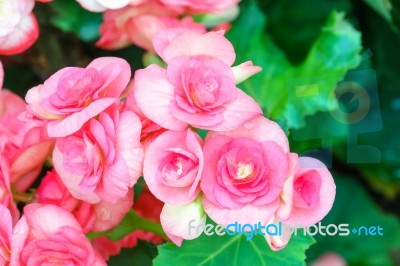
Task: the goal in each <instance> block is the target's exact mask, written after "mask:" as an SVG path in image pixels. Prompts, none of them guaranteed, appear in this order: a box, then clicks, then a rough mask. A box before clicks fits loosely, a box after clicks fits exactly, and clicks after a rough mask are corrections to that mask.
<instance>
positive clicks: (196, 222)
mask: <svg viewBox="0 0 400 266" xmlns="http://www.w3.org/2000/svg"><path fill="white" fill-rule="evenodd" d="M160 219H161V225H162V227H163V229H164V231H165V232H166V233H167V234H168V235H172V236H175V237H179V238H183V239H188V240H191V239H195V238H197V237H199V236H200V234H201V233H202V232H203V230H200V229H199V230H197V228H199V227H200V228H201V227H202V226H203V228H204V226H205V224H206V215H205V213H204V211H203V208H202V207H201V200H200V199H197V200H195V201H193V202H191V203H189V204H185V205H171V204H165V205H164V207H163V209H162V211H161V216H160ZM191 225H193V227H194V229H193V230H189V226H191ZM171 240H174V238H173V239H171ZM177 244H179V243H177Z"/></svg>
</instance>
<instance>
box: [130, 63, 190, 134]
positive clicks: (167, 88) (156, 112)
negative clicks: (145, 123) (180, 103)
mask: <svg viewBox="0 0 400 266" xmlns="http://www.w3.org/2000/svg"><path fill="white" fill-rule="evenodd" d="M134 86H135V87H134V95H135V100H136V103H137V105H138V106H139V108H140V110H142V112H143V114H144V115H145V116H146V117H148V118H149V119H150V120H152V121H153V122H155V123H156V124H158V125H160V126H161V127H163V128H166V129H171V130H177V131H180V130H184V129H185V128H186V127H187V124H186V123H184V122H182V121H180V120H178V119H176V118H175V117H174V116H173V115H172V113H171V111H170V104H171V101H174V87H173V86H172V85H171V84H170V83H169V82H168V80H167V76H166V71H165V69H163V68H161V67H159V66H157V65H150V66H149V67H147V68H145V69H141V70H138V71H136V74H135V85H134Z"/></svg>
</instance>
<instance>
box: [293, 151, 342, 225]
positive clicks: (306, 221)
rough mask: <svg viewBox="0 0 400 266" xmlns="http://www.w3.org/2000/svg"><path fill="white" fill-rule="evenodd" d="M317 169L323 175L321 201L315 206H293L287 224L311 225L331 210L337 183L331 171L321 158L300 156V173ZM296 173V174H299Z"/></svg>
mask: <svg viewBox="0 0 400 266" xmlns="http://www.w3.org/2000/svg"><path fill="white" fill-rule="evenodd" d="M310 169H314V170H316V171H317V172H318V173H319V174H320V176H321V189H320V197H319V198H320V201H319V203H318V204H317V206H315V207H314V208H299V207H295V206H293V209H292V212H291V214H290V217H289V219H288V220H286V221H285V223H287V224H293V225H298V226H301V227H305V226H310V225H313V224H316V223H317V222H319V221H321V220H322V219H323V218H324V217H325V215H327V214H328V212H329V211H330V210H331V208H332V205H333V202H334V200H335V195H336V185H335V182H334V180H333V178H332V175H331V173H330V172H329V170H328V169H327V168H326V166H325V165H324V164H323V163H322V162H321V161H319V160H317V159H314V158H310V157H300V158H299V161H298V170H297V171H298V173H300V174H301V172H306V171H309V170H310ZM298 173H296V175H298Z"/></svg>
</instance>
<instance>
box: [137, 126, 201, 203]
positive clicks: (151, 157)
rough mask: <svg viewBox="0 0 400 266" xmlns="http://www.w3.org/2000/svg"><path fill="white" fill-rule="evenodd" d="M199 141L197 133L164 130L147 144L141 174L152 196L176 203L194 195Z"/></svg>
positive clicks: (197, 192) (196, 190)
mask: <svg viewBox="0 0 400 266" xmlns="http://www.w3.org/2000/svg"><path fill="white" fill-rule="evenodd" d="M202 144H203V141H202V140H201V138H200V136H199V135H197V134H196V133H194V132H193V131H191V130H190V129H187V130H185V131H167V132H164V133H163V134H161V135H160V136H158V137H157V138H156V139H155V140H154V141H153V142H152V143H151V144H150V145H149V147H148V149H147V150H146V155H145V159H144V164H143V165H144V166H143V177H144V179H145V181H146V184H147V185H148V187H149V189H150V191H151V192H152V193H153V194H154V196H156V197H157V198H158V199H159V200H161V201H163V202H166V203H170V204H177V205H179V204H186V203H189V202H191V201H193V200H194V199H195V198H196V197H197V195H198V194H199V192H200V186H199V181H200V177H201V174H202V172H203V168H204V158H203V151H202Z"/></svg>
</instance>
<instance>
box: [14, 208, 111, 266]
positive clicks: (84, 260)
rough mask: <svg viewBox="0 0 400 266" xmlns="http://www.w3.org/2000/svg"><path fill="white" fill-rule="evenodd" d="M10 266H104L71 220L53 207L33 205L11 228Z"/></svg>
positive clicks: (74, 221)
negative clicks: (47, 265) (49, 265)
mask: <svg viewBox="0 0 400 266" xmlns="http://www.w3.org/2000/svg"><path fill="white" fill-rule="evenodd" d="M11 249H12V250H11V263H10V266H25V265H29V266H39V265H45V264H46V263H50V262H51V263H52V264H53V265H93V266H100V265H106V263H105V261H104V260H103V259H102V258H101V257H100V255H99V254H97V252H95V251H94V250H93V247H92V246H91V244H90V242H89V240H88V239H87V238H86V236H85V235H84V234H83V232H82V228H81V226H80V225H79V223H78V222H77V221H76V219H75V218H74V216H73V215H72V214H70V213H69V212H68V211H66V210H64V209H62V208H59V207H57V206H55V205H51V204H49V205H46V204H43V205H42V204H37V203H32V204H29V205H27V206H25V208H24V215H23V216H22V218H21V219H20V220H19V221H18V223H17V224H16V225H15V227H14V231H13V235H12V239H11Z"/></svg>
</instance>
